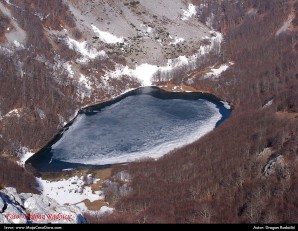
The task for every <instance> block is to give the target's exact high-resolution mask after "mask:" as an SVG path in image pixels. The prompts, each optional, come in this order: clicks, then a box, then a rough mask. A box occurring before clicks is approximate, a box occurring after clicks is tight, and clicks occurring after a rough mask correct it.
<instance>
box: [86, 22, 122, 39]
mask: <svg viewBox="0 0 298 231" xmlns="http://www.w3.org/2000/svg"><path fill="white" fill-rule="evenodd" d="M91 27H92V29H93V31H94V32H95V33H96V34H97V35H98V37H99V39H100V40H101V41H103V42H105V43H109V44H113V43H123V42H124V40H123V37H120V38H118V37H117V36H115V35H113V34H111V33H109V32H106V31H101V30H99V29H98V28H97V27H96V26H94V25H91Z"/></svg>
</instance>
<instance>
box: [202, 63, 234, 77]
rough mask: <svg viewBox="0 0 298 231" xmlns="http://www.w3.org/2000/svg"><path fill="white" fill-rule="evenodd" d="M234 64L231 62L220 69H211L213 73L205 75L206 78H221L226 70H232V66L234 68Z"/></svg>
mask: <svg viewBox="0 0 298 231" xmlns="http://www.w3.org/2000/svg"><path fill="white" fill-rule="evenodd" d="M233 64H234V63H233V62H229V63H225V64H222V65H220V66H219V67H218V68H214V67H212V68H211V71H210V72H209V73H207V74H205V75H204V78H205V79H207V78H219V77H220V75H221V74H222V73H223V72H225V71H226V70H228V69H229V68H230V66H232V65H233Z"/></svg>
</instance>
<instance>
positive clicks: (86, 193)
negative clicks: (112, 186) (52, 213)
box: [37, 176, 104, 205]
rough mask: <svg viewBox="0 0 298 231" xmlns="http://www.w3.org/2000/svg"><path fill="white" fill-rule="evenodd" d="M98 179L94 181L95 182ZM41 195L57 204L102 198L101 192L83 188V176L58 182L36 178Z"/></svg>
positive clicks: (71, 203)
mask: <svg viewBox="0 0 298 231" xmlns="http://www.w3.org/2000/svg"><path fill="white" fill-rule="evenodd" d="M97 180H99V179H95V181H97ZM37 182H38V184H39V186H40V189H41V191H42V194H43V195H45V196H48V197H50V198H52V199H54V200H56V201H57V202H58V203H59V204H61V205H63V204H70V205H73V204H77V203H80V202H82V201H83V200H85V199H88V200H90V201H91V202H92V201H96V200H102V199H103V198H104V196H103V193H102V191H95V192H93V191H92V190H91V187H90V186H85V182H84V181H83V176H82V177H78V176H74V177H71V178H69V179H63V180H60V181H48V180H44V179H41V178H37Z"/></svg>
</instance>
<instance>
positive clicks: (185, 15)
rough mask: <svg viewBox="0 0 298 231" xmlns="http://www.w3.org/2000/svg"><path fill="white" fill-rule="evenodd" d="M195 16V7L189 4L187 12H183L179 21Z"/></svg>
mask: <svg viewBox="0 0 298 231" xmlns="http://www.w3.org/2000/svg"><path fill="white" fill-rule="evenodd" d="M196 14H197V10H196V7H195V6H194V5H193V4H189V5H188V8H187V10H183V16H182V18H181V20H183V21H186V20H188V19H190V18H191V17H192V16H194V15H196Z"/></svg>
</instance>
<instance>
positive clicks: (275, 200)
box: [89, 0, 298, 223]
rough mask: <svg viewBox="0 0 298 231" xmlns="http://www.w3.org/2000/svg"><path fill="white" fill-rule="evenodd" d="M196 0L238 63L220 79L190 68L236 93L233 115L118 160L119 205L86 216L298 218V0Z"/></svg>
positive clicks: (226, 95)
mask: <svg viewBox="0 0 298 231" xmlns="http://www.w3.org/2000/svg"><path fill="white" fill-rule="evenodd" d="M195 3H196V4H197V5H201V4H204V7H203V8H202V11H201V14H200V15H199V19H200V20H202V21H203V22H206V20H208V17H210V15H211V16H212V18H213V20H212V22H213V23H212V27H213V28H215V29H216V30H219V31H221V32H222V33H224V44H223V47H222V54H221V56H220V57H219V58H218V60H217V62H218V63H219V64H220V63H224V62H227V61H233V62H235V64H234V65H233V66H232V67H231V68H230V69H229V70H228V71H226V72H225V73H224V74H223V75H222V76H221V77H220V78H219V79H216V80H212V79H204V78H201V76H202V75H201V74H200V73H201V72H202V70H201V69H198V70H196V71H193V72H191V73H185V75H184V76H186V75H187V76H194V77H195V78H193V81H194V82H193V84H192V86H193V87H195V88H196V89H198V90H206V91H209V92H212V93H214V94H216V95H217V96H219V97H221V98H223V99H225V100H227V101H228V102H230V103H231V104H232V105H233V113H232V116H231V117H230V118H229V119H228V120H227V121H226V122H225V123H224V124H222V125H221V126H220V127H218V128H217V129H215V130H214V131H213V132H211V133H209V134H208V135H206V136H205V137H203V138H202V139H200V140H199V141H197V142H195V143H193V144H191V145H187V146H185V147H183V148H181V149H178V150H174V151H172V152H171V153H169V154H168V155H166V156H164V157H162V158H161V159H159V160H157V161H155V160H150V159H148V160H143V161H139V162H136V163H130V164H128V165H125V166H114V167H113V174H114V177H113V180H112V181H111V182H108V183H107V184H106V188H105V192H106V194H107V198H108V201H109V202H110V204H111V205H112V206H115V208H116V211H117V212H115V213H114V214H113V215H109V216H106V217H89V221H90V222H102V223H106V222H109V223H110V222H121V223H126V222H127V223H297V222H298V218H297V213H298V204H297V201H298V182H297V180H298V174H297V173H298V162H297V159H298V100H297V99H298V91H297V89H298V68H297V67H298V30H297V29H298V27H297V26H298V25H297V20H298V14H297V12H298V11H297V10H298V2H297V1H283V0H263V1H259V0H248V1H236V0H231V1H228V0H227V1H220V2H219V1H208V0H205V1H200V0H198V1H195ZM201 6H202V5H201ZM289 15H290V16H291V15H292V16H294V18H293V20H292V22H291V25H290V26H289V27H288V28H283V25H284V23H285V21H287V20H288V18H289ZM280 28H283V29H280ZM215 58H216V57H215ZM179 74H180V73H179ZM182 77H183V76H181V75H180V76H176V79H175V81H178V80H179V79H180V81H184V80H185V79H184V78H182ZM124 173H125V175H128V176H129V177H128V178H125V179H123V177H119V175H121V174H122V175H123V174H124Z"/></svg>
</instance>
